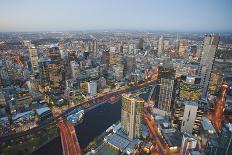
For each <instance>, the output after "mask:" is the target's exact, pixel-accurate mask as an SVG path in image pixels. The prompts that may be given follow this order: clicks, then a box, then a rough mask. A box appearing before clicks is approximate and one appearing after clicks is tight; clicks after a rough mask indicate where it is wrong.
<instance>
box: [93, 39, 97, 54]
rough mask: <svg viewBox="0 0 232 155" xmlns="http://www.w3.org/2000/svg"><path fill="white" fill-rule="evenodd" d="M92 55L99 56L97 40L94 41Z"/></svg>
mask: <svg viewBox="0 0 232 155" xmlns="http://www.w3.org/2000/svg"><path fill="white" fill-rule="evenodd" d="M92 55H93V57H96V56H97V40H93V47H92Z"/></svg>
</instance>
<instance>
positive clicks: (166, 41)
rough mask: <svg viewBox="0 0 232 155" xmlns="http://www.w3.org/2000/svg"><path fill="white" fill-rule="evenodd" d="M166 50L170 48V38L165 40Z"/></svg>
mask: <svg viewBox="0 0 232 155" xmlns="http://www.w3.org/2000/svg"><path fill="white" fill-rule="evenodd" d="M163 43H164V50H168V49H169V40H164V42H163Z"/></svg>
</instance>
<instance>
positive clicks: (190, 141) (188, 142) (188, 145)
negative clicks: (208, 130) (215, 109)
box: [180, 133, 197, 155]
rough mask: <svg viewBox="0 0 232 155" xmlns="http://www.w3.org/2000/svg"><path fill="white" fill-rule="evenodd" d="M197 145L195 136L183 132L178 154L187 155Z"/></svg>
mask: <svg viewBox="0 0 232 155" xmlns="http://www.w3.org/2000/svg"><path fill="white" fill-rule="evenodd" d="M196 147H197V138H196V137H194V136H193V135H191V134H189V133H184V134H183V138H182V143H181V150H180V155H188V153H189V151H190V150H191V149H195V148H196Z"/></svg>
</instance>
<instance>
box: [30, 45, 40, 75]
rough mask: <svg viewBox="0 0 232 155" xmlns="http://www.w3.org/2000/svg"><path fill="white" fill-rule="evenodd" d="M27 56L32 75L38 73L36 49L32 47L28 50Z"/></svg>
mask: <svg viewBox="0 0 232 155" xmlns="http://www.w3.org/2000/svg"><path fill="white" fill-rule="evenodd" d="M29 55H30V61H31V68H32V71H33V72H34V73H35V72H39V64H38V53H37V49H36V48H35V47H34V46H33V47H30V48H29Z"/></svg>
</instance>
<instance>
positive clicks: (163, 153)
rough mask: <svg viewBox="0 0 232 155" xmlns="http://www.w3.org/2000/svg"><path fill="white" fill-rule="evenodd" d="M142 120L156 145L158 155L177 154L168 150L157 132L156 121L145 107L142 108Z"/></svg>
mask: <svg viewBox="0 0 232 155" xmlns="http://www.w3.org/2000/svg"><path fill="white" fill-rule="evenodd" d="M144 120H145V123H146V124H147V126H148V128H149V131H150V133H151V135H152V138H153V140H154V144H155V145H154V146H157V147H156V153H157V154H159V155H178V153H173V152H170V150H169V147H168V145H167V144H166V143H165V141H164V139H163V138H162V137H161V136H160V135H159V134H158V126H157V124H156V122H155V121H154V119H153V118H152V117H151V115H150V114H149V112H148V111H147V110H146V109H144Z"/></svg>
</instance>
